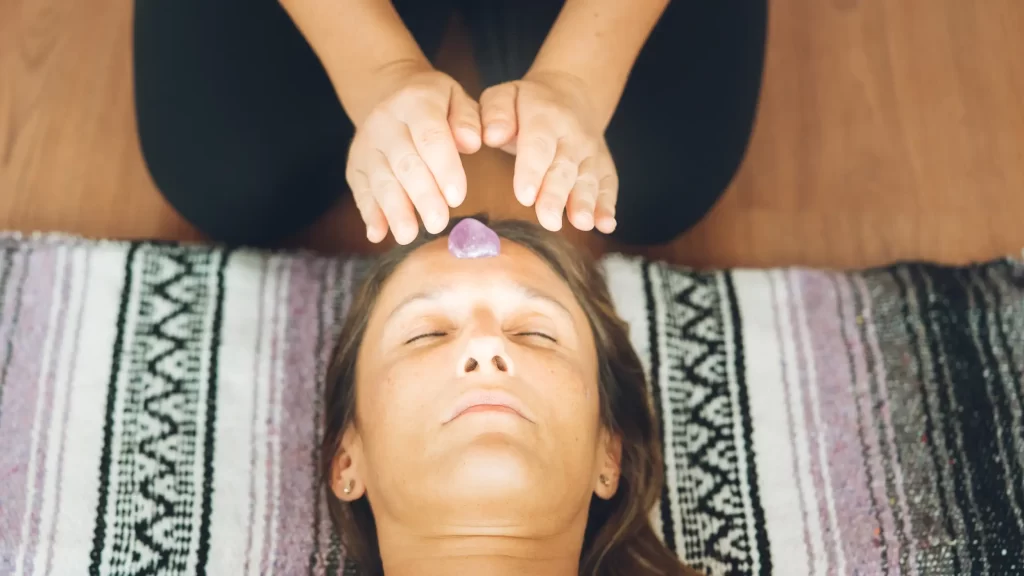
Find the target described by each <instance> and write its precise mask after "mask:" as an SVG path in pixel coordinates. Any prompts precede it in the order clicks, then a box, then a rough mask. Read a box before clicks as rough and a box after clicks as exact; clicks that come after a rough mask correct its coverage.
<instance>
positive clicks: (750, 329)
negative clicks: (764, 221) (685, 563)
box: [733, 270, 807, 576]
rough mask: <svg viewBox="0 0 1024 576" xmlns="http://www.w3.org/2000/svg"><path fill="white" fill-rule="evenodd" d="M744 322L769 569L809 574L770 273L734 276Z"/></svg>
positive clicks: (788, 573)
mask: <svg viewBox="0 0 1024 576" xmlns="http://www.w3.org/2000/svg"><path fill="white" fill-rule="evenodd" d="M733 286H734V289H735V291H736V300H737V302H738V306H739V310H740V316H741V318H743V332H742V339H743V352H744V360H745V363H744V364H745V369H746V375H745V376H746V381H747V390H748V393H749V395H750V416H751V421H752V425H751V428H752V429H753V431H754V434H753V448H752V449H753V453H754V463H755V465H756V467H757V473H758V493H759V494H760V497H761V505H762V507H763V509H764V515H765V527H766V530H767V533H768V536H769V538H770V545H769V549H770V551H771V563H772V565H773V566H775V567H777V568H779V569H780V570H782V571H784V572H785V573H786V574H787V575H793V576H796V575H798V574H806V573H807V551H806V546H805V545H804V526H803V521H802V519H801V517H800V513H799V510H800V493H799V491H798V490H797V482H796V478H795V477H794V476H793V474H792V470H793V469H792V462H793V459H794V454H793V447H792V444H791V440H790V430H789V424H788V422H787V420H786V405H785V399H786V392H785V387H784V384H783V374H782V366H781V363H780V358H781V357H782V353H783V350H782V348H781V343H780V342H779V339H778V337H777V335H776V331H775V321H776V319H775V314H774V309H773V305H774V304H773V302H772V299H771V279H770V277H769V275H768V273H766V272H759V271H749V270H739V271H736V272H734V273H733Z"/></svg>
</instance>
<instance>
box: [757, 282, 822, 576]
mask: <svg viewBox="0 0 1024 576" xmlns="http://www.w3.org/2000/svg"><path fill="white" fill-rule="evenodd" d="M767 277H768V285H769V287H770V288H771V293H772V318H773V319H774V320H775V336H776V338H777V339H778V341H779V342H785V341H786V335H785V334H783V332H782V323H781V321H780V320H779V319H780V318H781V317H782V314H784V313H785V312H784V311H783V309H782V308H780V307H779V290H778V288H777V287H776V279H775V276H774V275H773V274H767ZM779 366H780V368H781V373H782V387H783V390H785V394H786V399H785V402H784V404H785V405H786V426H787V427H788V428H789V443H790V445H792V446H793V447H794V450H795V449H796V445H797V442H796V432H795V430H796V424H795V423H794V421H793V407H792V402H793V398H792V396H793V395H792V393H791V392H790V390H791V389H792V388H793V386H794V385H793V384H792V383H791V382H790V374H789V366H787V365H786V357H785V354H780V355H779ZM790 464H791V465H792V467H793V470H792V472H793V480H794V481H795V482H796V491H797V494H799V495H800V498H799V502H800V518H801V521H802V523H803V527H804V549H805V551H806V552H807V573H808V574H813V573H814V547H813V546H811V534H810V531H809V528H808V525H809V524H810V520H809V517H808V511H807V508H806V507H805V505H804V487H803V483H802V482H801V481H800V470H799V467H798V466H797V456H796V454H795V452H794V456H793V461H792V462H790Z"/></svg>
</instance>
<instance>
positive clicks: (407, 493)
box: [334, 239, 619, 535]
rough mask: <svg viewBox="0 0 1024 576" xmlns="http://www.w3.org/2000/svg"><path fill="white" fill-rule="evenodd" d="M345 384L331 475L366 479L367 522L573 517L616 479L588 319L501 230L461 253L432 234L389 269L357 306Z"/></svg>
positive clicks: (443, 524)
mask: <svg viewBox="0 0 1024 576" xmlns="http://www.w3.org/2000/svg"><path fill="white" fill-rule="evenodd" d="M356 398H357V406H356V423H355V425H354V426H353V427H351V428H350V429H349V430H348V431H346V434H345V436H344V438H343V441H342V450H343V454H342V455H340V456H339V458H338V459H337V460H336V462H335V471H334V474H335V478H336V481H335V482H334V491H335V493H336V494H337V495H338V497H339V498H342V499H346V500H353V499H355V498H358V497H361V496H362V495H363V493H364V491H365V492H366V493H368V495H369V498H370V503H371V506H372V507H373V510H374V515H375V517H376V518H377V521H378V525H380V523H381V522H399V523H401V524H402V525H404V526H406V527H407V528H409V529H412V530H417V531H421V532H430V531H431V530H444V531H448V532H449V533H450V532H463V533H477V532H479V531H481V530H483V531H486V530H491V529H493V530H501V531H502V533H503V534H505V533H512V534H515V533H521V534H522V535H529V533H536V532H537V531H545V530H550V531H557V530H560V529H564V527H565V526H566V525H567V523H578V522H579V521H581V520H582V522H584V523H585V521H586V512H587V510H588V507H589V503H590V498H591V495H593V494H595V493H596V494H597V495H598V496H600V497H603V498H610V497H611V496H612V495H613V494H614V489H615V486H616V482H617V479H618V460H619V445H618V442H617V440H616V439H614V438H612V437H611V436H610V435H609V434H608V433H607V432H606V431H605V430H604V429H603V427H602V426H601V423H600V419H599V414H598V411H599V398H598V371H597V354H596V350H595V345H594V338H593V334H592V332H591V328H590V324H589V322H588V320H587V318H586V316H585V314H584V312H583V310H582V309H581V308H580V306H579V304H578V303H577V301H576V298H575V297H574V296H573V293H572V292H571V291H570V289H569V287H568V286H567V285H566V283H565V282H564V281H563V280H562V279H561V278H559V277H558V276H557V275H556V274H555V273H554V272H553V271H552V270H551V269H550V268H549V267H548V266H547V265H546V264H545V263H544V262H543V261H542V260H541V259H540V258H538V257H537V256H536V255H534V254H533V253H532V252H530V251H529V250H527V249H526V248H523V247H522V246H519V245H517V244H514V243H512V242H510V241H507V240H504V239H503V240H502V246H501V254H500V255H499V256H497V257H493V258H484V259H475V260H460V259H457V258H455V257H453V256H452V255H451V254H449V253H448V251H447V248H446V244H445V240H444V239H441V240H438V241H434V242H432V243H430V244H427V245H425V246H423V247H421V248H420V249H418V250H417V251H416V252H414V253H413V254H412V255H411V256H410V257H409V258H407V259H406V260H405V261H404V262H403V263H402V264H401V265H400V266H399V267H398V268H397V269H396V270H395V272H394V274H393V275H392V276H391V278H390V279H389V280H388V281H387V283H386V285H385V286H384V289H383V290H382V292H381V293H380V294H379V296H378V299H377V303H376V306H375V308H374V309H373V311H372V313H371V314H370V318H369V323H368V326H367V329H366V334H365V337H364V338H363V341H362V346H361V349H360V351H359V356H358V362H357V370H356ZM602 475H603V476H604V478H603V479H602V478H601V477H602ZM342 478H343V479H342ZM349 480H354V481H355V482H354V489H353V490H351V491H350V493H349V494H344V493H343V490H342V488H343V487H344V486H345V485H347V483H348V481H349ZM581 516H582V518H581Z"/></svg>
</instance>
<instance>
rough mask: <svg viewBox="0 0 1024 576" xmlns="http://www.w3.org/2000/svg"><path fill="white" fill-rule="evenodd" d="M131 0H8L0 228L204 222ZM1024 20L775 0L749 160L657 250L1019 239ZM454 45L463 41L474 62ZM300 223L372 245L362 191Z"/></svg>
mask: <svg viewBox="0 0 1024 576" xmlns="http://www.w3.org/2000/svg"><path fill="white" fill-rule="evenodd" d="M131 5H132V3H131V0H92V1H90V2H69V1H66V0H0V229H14V230H21V231H36V230H44V231H61V232H70V233H75V234H82V235H86V236H92V237H116V238H154V237H155V238H168V239H185V240H198V239H200V237H199V235H198V234H197V233H196V232H195V231H193V230H192V229H191V228H190V227H189V226H188V225H187V224H186V223H185V222H183V221H182V220H181V218H179V217H178V216H177V215H176V214H175V213H174V212H173V211H171V209H170V208H169V207H168V206H167V205H166V204H165V203H164V202H163V200H162V199H161V198H160V196H159V195H158V193H157V192H156V190H155V188H154V186H153V183H152V182H151V181H150V179H149V176H148V174H147V172H146V169H145V166H144V165H143V162H142V157H141V155H140V152H139V150H138V147H137V144H136V139H135V124H134V116H133V111H132V82H131V51H130V46H131ZM1021 30H1024V2H1021V1H1020V0H984V1H983V2H970V1H965V0H885V1H867V0H775V1H773V2H772V3H771V23H770V30H769V37H770V39H769V50H768V58H767V68H766V75H765V85H764V92H763V98H762V102H761V109H760V114H759V119H758V123H757V127H756V129H755V133H754V137H753V141H752V143H751V148H750V152H749V156H748V158H747V161H746V163H745V165H744V167H743V168H742V170H741V171H740V174H739V175H738V176H737V178H736V180H735V182H734V183H733V185H732V187H731V189H730V190H729V192H728V193H727V195H726V197H725V198H724V199H723V200H722V201H721V202H720V204H719V205H718V206H717V207H716V208H715V209H714V211H713V212H712V214H711V215H710V216H709V217H708V218H706V219H705V221H704V222H702V223H701V224H700V225H699V226H698V227H697V228H696V229H694V230H693V231H691V232H690V233H688V234H686V235H685V236H684V237H682V238H680V239H678V240H677V241H676V242H675V243H673V244H672V245H670V246H666V247H663V248H659V249H656V250H651V251H649V252H648V254H650V255H652V256H655V257H661V258H667V259H670V260H672V261H675V262H680V263H685V264H690V265H695V266H702V267H704V266H737V265H738V266H770V265H790V264H799V265H812V266H825V267H844V268H847V267H862V266H872V265H879V264H884V263H888V262H892V261H895V260H906V259H926V260H933V261H941V262H956V263H960V262H967V261H972V260H980V259H987V258H992V257H997V256H1002V255H1006V254H1012V253H1016V254H1019V253H1020V250H1021V248H1022V247H1024V35H1021V34H1020V31H1021ZM454 46H455V47H452V46H449V47H448V49H447V53H448V61H452V62H454V63H455V64H454V65H455V67H456V68H458V67H459V66H460V65H461V66H463V68H465V65H464V63H463V64H460V59H459V54H460V53H461V51H460V50H459V48H458V44H457V43H456V44H455V45H454ZM469 81H470V82H471V80H469ZM468 170H469V173H470V196H471V198H470V201H469V202H468V203H467V206H466V207H465V208H464V210H462V212H466V211H474V210H478V209H482V208H489V209H490V210H491V211H492V213H497V214H499V215H528V213H526V212H525V211H524V210H523V209H519V208H517V207H516V206H515V204H514V200H513V199H512V195H511V193H510V192H509V190H510V182H511V163H510V161H509V160H508V158H506V157H503V156H501V155H500V154H490V155H487V154H485V155H482V156H479V155H478V156H475V157H473V158H472V159H471V160H470V161H469V162H468ZM589 242H590V243H589V244H588V245H589V246H590V247H591V248H593V249H594V250H599V249H602V246H600V245H598V244H596V243H594V242H593V239H591V240H590V241H589ZM296 243H300V244H304V245H306V246H311V247H315V248H317V249H321V250H329V251H335V250H349V251H353V250H354V251H365V250H367V246H365V240H363V235H362V229H361V228H360V227H359V222H358V216H357V215H356V214H355V211H354V210H353V209H352V207H351V206H350V205H349V203H347V202H343V203H342V204H341V205H339V206H338V207H337V209H336V210H334V211H333V212H332V213H331V214H329V215H327V216H326V217H325V218H324V220H323V221H322V222H320V223H319V224H318V225H317V226H315V227H314V229H313V230H311V231H309V232H308V233H306V234H304V235H303V237H302V238H300V239H297V240H296ZM611 248H615V247H611Z"/></svg>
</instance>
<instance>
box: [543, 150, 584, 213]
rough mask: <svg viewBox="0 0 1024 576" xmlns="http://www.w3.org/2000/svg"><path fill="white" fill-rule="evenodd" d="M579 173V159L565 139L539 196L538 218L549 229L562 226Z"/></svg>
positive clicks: (548, 171) (552, 162)
mask: <svg viewBox="0 0 1024 576" xmlns="http://www.w3.org/2000/svg"><path fill="white" fill-rule="evenodd" d="M578 175H579V160H577V157H576V155H575V154H574V150H573V147H572V146H571V145H570V144H568V143H567V142H566V141H565V140H563V141H562V142H561V143H560V144H559V146H558V149H557V151H556V153H555V158H554V160H552V161H551V165H550V166H548V170H547V173H546V174H545V175H544V180H543V182H542V183H541V187H540V193H539V195H538V196H537V220H538V221H540V224H541V226H543V227H545V228H547V229H548V230H552V231H555V230H560V229H561V228H562V212H564V211H565V205H566V202H567V200H568V199H569V192H571V191H572V188H573V186H574V185H575V184H576V177H577V176H578Z"/></svg>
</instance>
